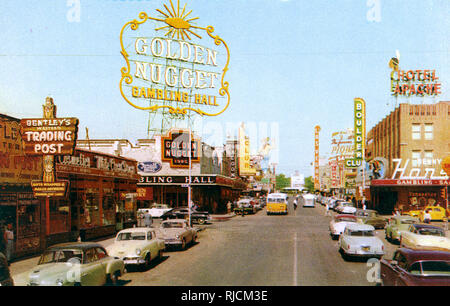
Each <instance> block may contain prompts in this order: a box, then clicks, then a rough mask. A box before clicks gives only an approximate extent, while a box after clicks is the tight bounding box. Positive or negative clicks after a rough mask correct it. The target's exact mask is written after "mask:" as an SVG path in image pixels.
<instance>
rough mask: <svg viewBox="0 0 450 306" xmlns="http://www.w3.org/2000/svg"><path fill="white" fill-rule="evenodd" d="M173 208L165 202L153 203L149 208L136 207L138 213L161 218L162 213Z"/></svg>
mask: <svg viewBox="0 0 450 306" xmlns="http://www.w3.org/2000/svg"><path fill="white" fill-rule="evenodd" d="M172 209H173V208H171V207H169V205H167V204H157V203H154V204H153V205H152V206H151V207H150V208H140V209H138V214H144V213H149V214H150V215H151V216H152V218H161V216H162V215H163V214H165V213H166V212H168V211H171V210H172Z"/></svg>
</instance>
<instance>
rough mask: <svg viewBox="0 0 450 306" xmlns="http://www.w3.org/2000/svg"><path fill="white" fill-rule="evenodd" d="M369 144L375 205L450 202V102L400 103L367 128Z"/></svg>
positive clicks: (403, 206)
mask: <svg viewBox="0 0 450 306" xmlns="http://www.w3.org/2000/svg"><path fill="white" fill-rule="evenodd" d="M366 148H367V149H366V160H367V161H368V163H369V168H370V171H371V172H370V174H369V175H368V180H369V181H367V184H368V185H370V206H371V208H375V209H377V210H379V211H382V212H384V213H390V212H392V211H393V209H396V208H397V209H400V210H403V211H408V210H411V209H421V208H423V207H425V206H427V205H440V206H443V207H447V206H448V199H447V198H448V195H447V196H446V194H445V193H446V189H447V187H448V185H449V184H450V180H449V177H448V176H447V175H446V174H445V172H444V171H443V170H442V167H441V162H442V160H443V159H444V158H445V157H447V156H449V155H450V101H441V102H439V103H436V104H421V105H413V104H400V105H399V106H398V107H397V108H396V109H395V110H394V111H392V112H391V113H390V114H389V115H388V116H387V117H385V118H384V119H383V120H382V121H381V122H379V123H378V124H377V125H376V126H375V127H373V128H372V129H371V130H370V131H369V132H368V134H367V147H366ZM383 161H384V162H383ZM373 169H375V171H373ZM380 172H382V175H380Z"/></svg>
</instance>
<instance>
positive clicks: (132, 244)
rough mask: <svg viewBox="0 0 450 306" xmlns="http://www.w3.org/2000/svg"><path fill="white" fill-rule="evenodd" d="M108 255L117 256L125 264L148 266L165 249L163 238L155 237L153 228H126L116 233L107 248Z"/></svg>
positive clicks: (160, 256)
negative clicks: (112, 241)
mask: <svg viewBox="0 0 450 306" xmlns="http://www.w3.org/2000/svg"><path fill="white" fill-rule="evenodd" d="M106 249H107V251H108V254H110V256H114V257H119V258H121V259H122V260H123V261H124V264H125V265H144V266H146V267H147V268H148V267H149V266H150V261H152V260H153V259H157V258H158V259H161V258H162V255H163V251H164V249H165V244H164V240H162V239H159V238H157V237H156V232H155V229H154V228H147V227H145V228H139V227H136V228H128V229H125V230H122V231H120V232H119V233H117V235H116V239H115V240H114V243H113V244H112V245H110V246H108V247H107V248H106Z"/></svg>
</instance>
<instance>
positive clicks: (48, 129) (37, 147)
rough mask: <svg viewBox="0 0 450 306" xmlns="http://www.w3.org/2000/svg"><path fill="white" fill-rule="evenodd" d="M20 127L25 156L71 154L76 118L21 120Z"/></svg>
mask: <svg viewBox="0 0 450 306" xmlns="http://www.w3.org/2000/svg"><path fill="white" fill-rule="evenodd" d="M20 125H21V128H22V129H21V134H22V140H23V142H24V151H25V154H27V155H43V154H45V155H72V154H73V152H74V148H75V144H76V140H77V131H78V119H77V118H54V119H45V118H41V119H22V120H21V121H20Z"/></svg>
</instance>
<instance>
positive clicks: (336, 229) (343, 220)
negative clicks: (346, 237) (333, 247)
mask: <svg viewBox="0 0 450 306" xmlns="http://www.w3.org/2000/svg"><path fill="white" fill-rule="evenodd" d="M356 222H357V219H356V217H355V216H353V215H336V216H334V218H333V219H332V220H331V221H330V235H331V237H332V238H333V239H337V238H339V236H340V235H341V234H342V233H343V232H344V230H345V227H346V226H347V225H348V224H350V223H356Z"/></svg>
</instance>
